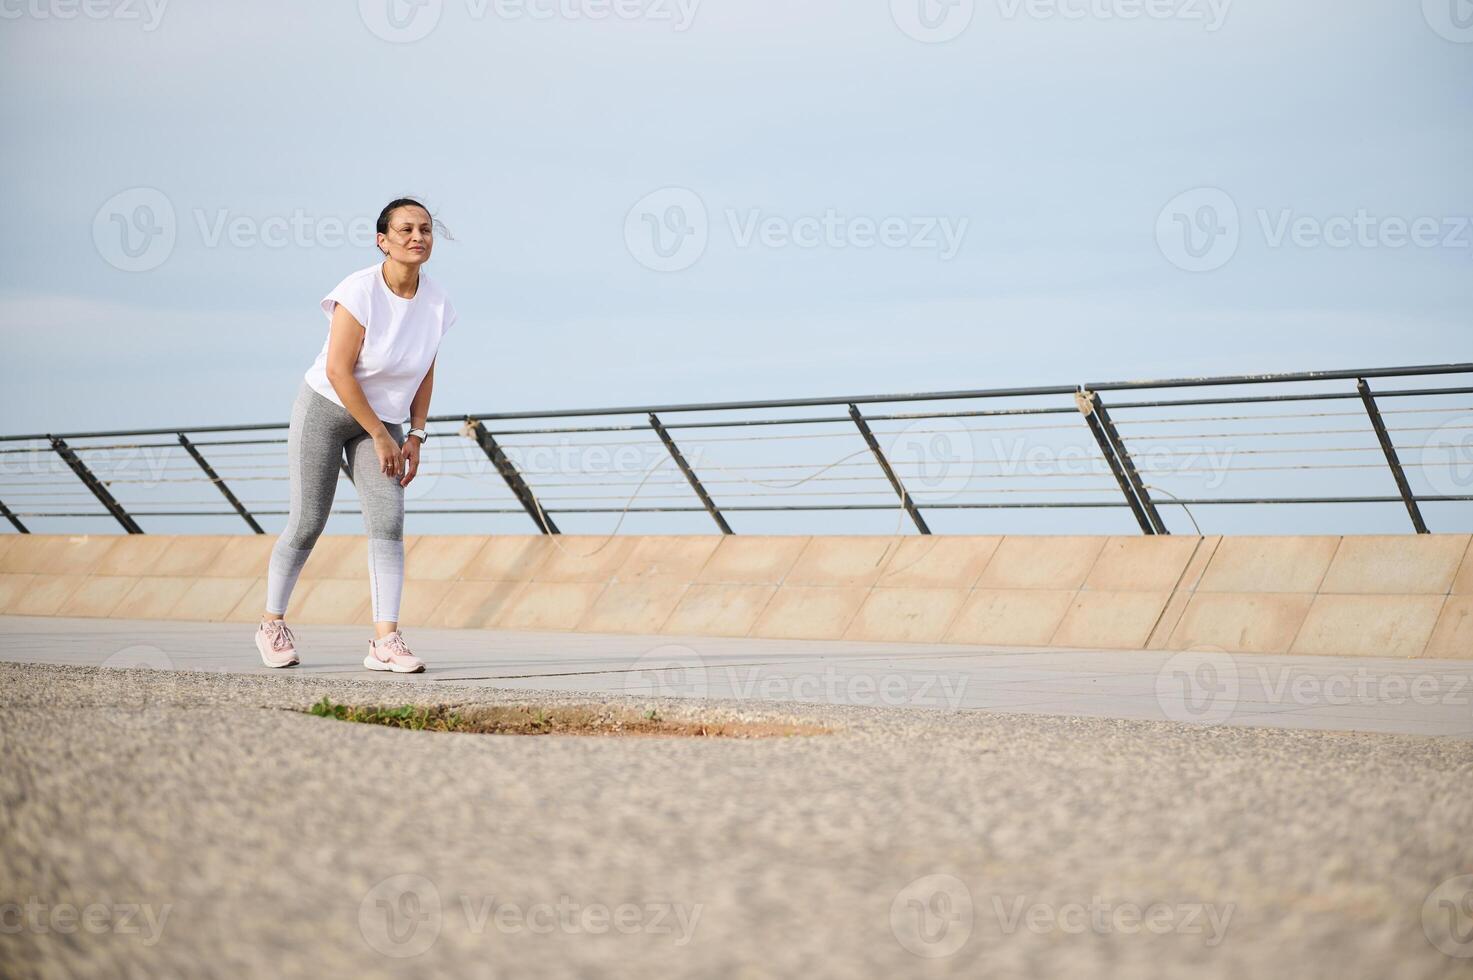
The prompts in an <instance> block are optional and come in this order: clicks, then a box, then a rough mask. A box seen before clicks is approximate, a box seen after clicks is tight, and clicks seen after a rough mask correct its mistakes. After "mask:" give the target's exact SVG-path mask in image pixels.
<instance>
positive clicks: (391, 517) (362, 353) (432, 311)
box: [256, 198, 455, 674]
mask: <svg viewBox="0 0 1473 980" xmlns="http://www.w3.org/2000/svg"><path fill="white" fill-rule="evenodd" d="M377 241H378V247H379V251H381V252H383V254H384V256H385V258H384V261H383V262H382V263H379V264H376V265H372V266H369V267H368V268H367V269H360V270H359V271H358V272H355V273H353V274H352V275H350V276H348V277H347V278H346V279H344V280H343V281H342V282H340V283H338V285H337V288H335V289H334V290H333V291H332V292H330V293H328V294H327V296H326V297H324V298H323V300H322V310H323V312H324V313H326V314H327V318H328V322H329V329H328V335H327V340H326V341H325V342H324V343H323V345H322V351H321V352H320V353H319V354H318V355H317V360H316V361H315V362H314V363H313V364H312V367H311V368H310V369H309V370H308V371H307V374H306V376H305V377H304V378H303V380H302V385H301V388H300V390H299V391H298V392H297V400H296V403H295V405H294V406H293V407H292V417H291V426H290V428H289V429H288V432H287V456H288V466H289V469H290V472H291V516H290V518H289V519H288V520H287V524H286V530H284V531H283V532H282V533H281V537H279V538H277V539H276V544H275V546H274V547H273V548H272V551H271V567H270V571H269V572H268V576H267V580H266V612H265V615H264V616H262V618H261V624H260V626H259V627H258V628H257V630H256V649H257V650H258V651H260V654H261V659H262V660H263V661H264V662H265V664H266V666H268V667H291V666H294V665H295V664H297V663H299V660H298V657H297V651H296V641H295V639H294V637H293V636H292V632H291V630H290V629H288V628H287V625H286V620H285V614H286V607H287V602H288V600H289V599H290V598H291V593H292V588H293V587H294V586H295V585H296V582H297V576H298V575H300V574H301V571H302V566H303V565H305V564H306V562H307V556H308V555H309V554H311V552H312V546H313V545H315V544H316V543H317V538H318V536H319V535H321V534H322V529H323V527H324V526H325V525H326V524H327V515H328V511H329V509H330V508H331V507H332V498H333V492H334V491H335V490H336V489H337V483H338V470H339V468H340V467H341V466H343V465H344V456H345V455H346V467H347V470H348V476H349V478H350V479H352V481H353V486H354V487H355V488H356V489H357V491H358V497H359V499H360V500H361V501H362V504H363V522H364V524H365V525H366V527H367V530H368V582H369V591H370V593H371V595H372V602H373V625H374V638H373V639H372V640H370V641H369V642H368V656H367V657H365V658H364V660H363V666H365V667H367V668H368V669H369V670H388V671H393V672H395V673H400V674H413V673H418V672H419V671H422V670H424V669H425V664H424V661H422V660H420V659H419V658H418V657H416V656H415V655H414V654H413V653H411V652H410V650H409V645H408V644H407V643H406V642H405V640H404V636H403V634H402V633H400V632H399V597H400V594H401V593H402V591H403V588H404V488H405V487H407V486H408V485H409V481H411V480H413V479H414V475H415V473H416V472H417V471H418V469H419V454H420V446H421V445H423V443H424V441H425V438H426V437H425V431H424V425H425V420H426V419H427V418H428V417H429V412H430V390H431V388H432V387H433V385H434V380H435V355H436V353H437V352H438V350H439V347H440V340H441V338H443V337H444V336H445V331H446V330H449V329H450V327H451V326H453V325H454V323H455V308H454V307H453V306H452V305H451V304H450V300H449V298H448V297H447V296H446V295H445V292H444V290H443V289H441V288H440V286H439V284H438V283H437V282H435V280H433V279H431V278H430V277H429V276H428V275H426V274H425V273H424V271H423V266H424V264H425V263H426V262H428V261H429V259H430V251H431V250H432V248H433V247H434V219H433V218H432V217H431V216H430V212H429V211H428V210H427V209H426V208H425V206H424V205H422V204H420V203H419V202H418V201H413V200H410V199H408V198H400V199H398V200H396V201H391V202H389V205H388V206H387V207H385V208H384V210H383V212H382V213H380V214H379V218H378V236H377ZM406 417H407V418H408V420H409V424H410V427H409V433H408V437H407V438H406V436H405V433H404V431H403V424H402V423H403V422H404V420H405V418H406Z"/></svg>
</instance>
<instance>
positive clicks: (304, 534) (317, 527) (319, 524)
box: [278, 513, 327, 551]
mask: <svg viewBox="0 0 1473 980" xmlns="http://www.w3.org/2000/svg"><path fill="white" fill-rule="evenodd" d="M326 529H327V514H325V513H324V514H322V515H321V516H320V517H319V516H318V515H315V514H313V515H304V516H302V517H299V518H296V519H294V520H292V521H291V522H290V523H288V524H287V526H286V530H284V531H282V532H281V537H280V538H279V539H278V540H279V541H281V542H282V543H283V544H285V545H286V546H287V547H288V548H295V549H296V550H298V551H311V550H312V546H313V545H315V544H317V539H318V538H320V537H322V532H323V531H324V530H326Z"/></svg>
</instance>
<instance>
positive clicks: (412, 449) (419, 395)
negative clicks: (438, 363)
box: [399, 360, 435, 487]
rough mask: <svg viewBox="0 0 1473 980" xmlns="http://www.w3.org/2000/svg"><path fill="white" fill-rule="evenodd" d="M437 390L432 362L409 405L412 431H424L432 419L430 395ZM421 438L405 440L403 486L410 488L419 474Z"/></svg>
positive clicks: (401, 482)
mask: <svg viewBox="0 0 1473 980" xmlns="http://www.w3.org/2000/svg"><path fill="white" fill-rule="evenodd" d="M434 388H435V362H434V361H433V360H432V361H430V369H429V370H428V371H426V372H425V377H424V380H423V381H421V382H420V383H419V390H418V391H416V392H415V393H414V400H413V401H411V402H410V403H409V427H410V428H411V429H423V428H424V427H425V419H427V418H429V417H430V393H431V392H432V391H433V390H434ZM419 445H420V440H419V436H410V437H409V438H407V439H405V440H404V477H403V479H401V480H400V481H399V483H400V485H401V486H406V487H407V486H409V481H410V480H412V479H414V474H416V473H418V472H419Z"/></svg>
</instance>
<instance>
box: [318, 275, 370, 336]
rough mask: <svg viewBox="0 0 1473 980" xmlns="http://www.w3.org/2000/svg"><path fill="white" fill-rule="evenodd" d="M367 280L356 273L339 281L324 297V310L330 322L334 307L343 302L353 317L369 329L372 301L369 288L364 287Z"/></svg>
mask: <svg viewBox="0 0 1473 980" xmlns="http://www.w3.org/2000/svg"><path fill="white" fill-rule="evenodd" d="M365 282H366V279H365V277H364V276H362V275H359V274H357V273H355V274H353V275H351V276H349V277H348V278H346V279H344V280H343V281H342V282H340V283H338V284H337V285H336V286H335V287H333V291H332V292H330V293H328V294H327V295H326V296H324V297H322V312H323V313H325V314H327V322H328V323H331V322H332V312H333V307H334V306H336V305H337V304H338V303H341V304H343V308H344V309H346V310H347V311H348V312H349V313H351V314H353V319H355V320H357V321H358V322H359V323H360V324H362V325H363V327H364V328H365V329H367V327H368V310H369V306H370V303H369V295H368V290H367V289H365V288H364V283H365Z"/></svg>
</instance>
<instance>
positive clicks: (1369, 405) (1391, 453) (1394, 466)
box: [1355, 378, 1428, 534]
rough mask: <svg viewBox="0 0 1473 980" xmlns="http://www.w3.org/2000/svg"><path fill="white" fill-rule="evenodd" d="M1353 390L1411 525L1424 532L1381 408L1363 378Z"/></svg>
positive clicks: (1414, 499) (1356, 382)
mask: <svg viewBox="0 0 1473 980" xmlns="http://www.w3.org/2000/svg"><path fill="white" fill-rule="evenodd" d="M1355 390H1356V391H1358V392H1360V400H1361V403H1362V404H1363V405H1365V406H1366V414H1367V415H1369V416H1370V417H1371V426H1372V427H1373V428H1374V429H1375V430H1376V438H1377V439H1379V440H1380V441H1381V452H1383V453H1385V454H1386V465H1387V466H1389V467H1391V475H1392V477H1394V478H1395V480H1396V489H1397V490H1399V491H1401V499H1402V503H1404V504H1406V508H1407V513H1408V514H1409V515H1410V516H1411V518H1412V527H1414V528H1416V530H1417V533H1418V534H1426V533H1428V531H1427V522H1426V521H1424V520H1422V508H1421V507H1419V506H1417V497H1416V495H1415V494H1413V493H1412V487H1411V484H1409V483H1407V475H1406V471H1405V470H1403V469H1402V466H1401V458H1400V457H1399V456H1397V455H1396V446H1395V445H1393V444H1392V442H1391V434H1390V433H1388V432H1387V431H1386V423H1385V422H1384V421H1383V420H1382V418H1381V410H1380V409H1379V408H1377V407H1376V399H1375V397H1374V396H1373V395H1372V394H1371V386H1370V385H1368V384H1366V379H1365V378H1357V379H1356V381H1355Z"/></svg>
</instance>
